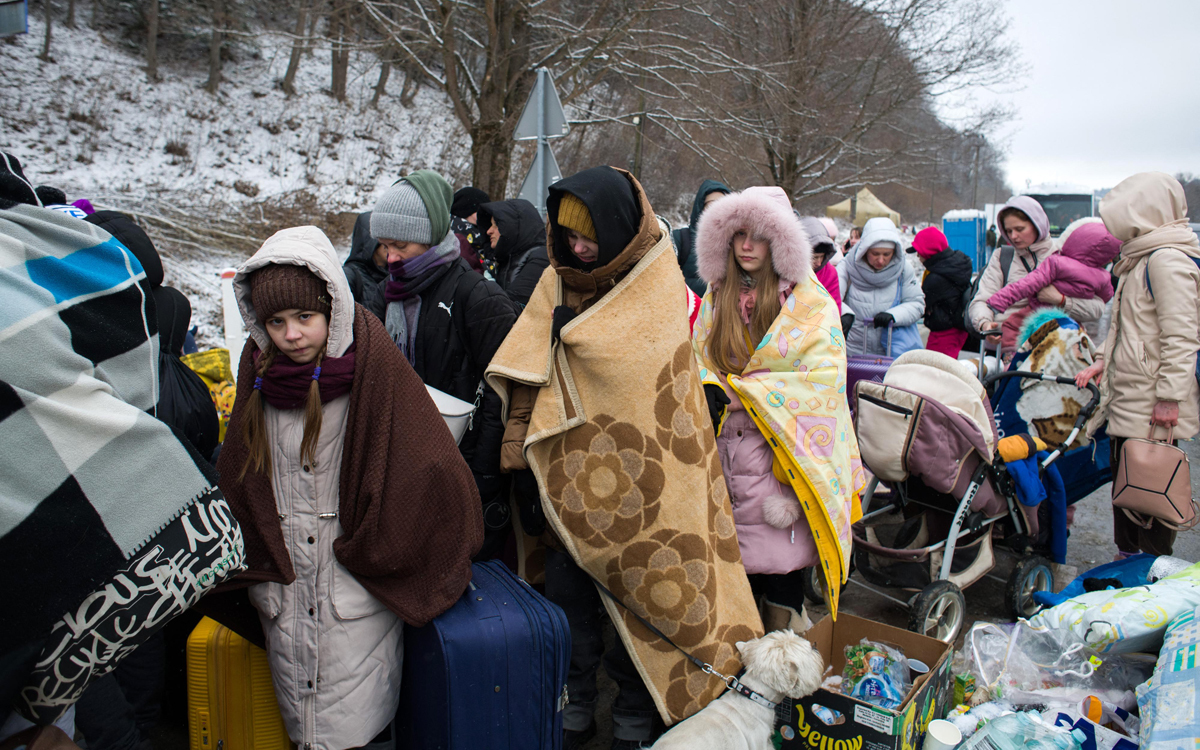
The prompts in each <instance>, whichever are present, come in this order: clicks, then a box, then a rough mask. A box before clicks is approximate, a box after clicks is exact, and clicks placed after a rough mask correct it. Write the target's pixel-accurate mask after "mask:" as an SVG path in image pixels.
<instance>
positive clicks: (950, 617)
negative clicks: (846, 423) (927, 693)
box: [854, 350, 1100, 642]
mask: <svg viewBox="0 0 1200 750" xmlns="http://www.w3.org/2000/svg"><path fill="white" fill-rule="evenodd" d="M1011 377H1019V378H1033V379H1038V380H1056V381H1057V382H1071V383H1072V384H1073V382H1074V381H1070V380H1069V379H1067V378H1052V377H1044V376H1042V375H1041V374H1039V373H1032V372H1004V373H999V374H998V375H997V376H996V377H995V378H994V379H993V380H996V379H1001V378H1011ZM1089 389H1090V390H1091V391H1092V399H1091V402H1090V403H1089V404H1088V405H1087V406H1086V407H1085V408H1084V409H1083V410H1082V413H1081V414H1080V415H1079V417H1078V419H1077V420H1076V422H1075V427H1074V430H1073V431H1072V432H1071V434H1070V436H1069V437H1068V438H1067V439H1066V442H1065V443H1064V445H1070V444H1071V443H1072V441H1074V439H1075V437H1076V436H1077V434H1078V432H1079V431H1080V430H1081V429H1082V428H1083V425H1084V424H1085V423H1086V421H1087V419H1088V417H1090V416H1091V413H1092V411H1093V410H1094V409H1095V408H1096V405H1097V404H1098V403H1099V401H1100V392H1099V390H1098V389H1096V387H1095V386H1089ZM855 396H856V399H857V403H858V409H857V420H856V428H857V430H856V431H857V433H858V440H859V448H860V450H861V452H862V459H863V463H865V464H866V465H867V467H868V468H869V469H870V470H871V472H872V473H873V474H874V478H873V479H872V480H871V482H870V484H869V485H868V487H867V489H866V491H865V492H864V494H863V518H862V520H861V521H860V522H859V523H858V524H856V525H855V527H854V543H855V552H854V562H855V569H856V570H857V571H858V573H859V574H860V575H861V576H862V577H863V578H864V579H865V580H867V581H868V582H870V583H873V584H875V585H878V586H885V587H893V588H900V589H904V590H907V591H910V592H913V596H912V598H911V599H910V600H909V611H910V618H909V629H910V630H913V631H915V632H918V633H923V634H926V635H929V636H931V637H935V638H938V639H940V640H943V641H947V642H952V641H953V640H954V639H955V638H957V637H958V633H959V631H960V629H961V628H962V624H963V621H964V618H965V615H966V600H965V598H964V596H963V593H962V591H963V589H965V588H967V587H968V586H970V585H972V584H974V583H975V582H977V581H978V580H980V579H981V578H983V576H984V575H986V574H987V573H988V572H989V571H991V569H992V568H993V567H994V566H995V562H996V556H995V547H994V542H996V543H999V544H1000V545H1002V546H1003V547H1005V548H1007V549H1008V550H1010V551H1012V552H1014V553H1015V554H1017V555H1019V556H1020V557H1021V558H1022V559H1021V560H1020V561H1019V562H1018V564H1017V566H1016V568H1015V569H1014V571H1013V573H1012V575H1011V576H1010V577H1009V580H1008V586H1007V591H1006V603H1007V605H1008V609H1009V610H1010V613H1011V614H1012V615H1013V617H1014V618H1016V617H1022V616H1030V615H1032V614H1033V613H1034V612H1035V611H1036V610H1037V607H1038V605H1037V604H1036V602H1034V600H1033V592H1034V591H1045V590H1048V589H1049V588H1050V585H1051V582H1052V579H1053V577H1052V575H1051V573H1050V566H1049V562H1048V561H1047V560H1045V559H1044V558H1042V557H1040V556H1037V555H1035V554H1032V552H1033V549H1034V544H1033V541H1032V540H1031V534H1030V528H1031V524H1030V522H1029V520H1028V518H1027V517H1026V515H1025V514H1024V513H1023V512H1022V509H1021V508H1020V507H1019V504H1018V502H1017V499H1016V491H1015V487H1014V485H1013V481H1012V479H1011V478H1010V477H1009V475H1008V473H1007V472H1006V470H1005V467H1004V464H1003V462H1002V461H1001V460H1000V459H999V457H998V455H997V453H996V443H997V441H998V439H999V438H998V434H997V431H996V425H995V422H994V419H993V417H992V409H991V404H990V402H989V400H988V395H987V391H986V390H985V388H984V385H983V384H981V383H980V382H979V381H978V380H977V379H976V377H975V376H974V374H973V373H972V372H971V371H969V370H967V369H965V368H964V367H963V366H962V365H961V364H959V363H958V362H956V361H955V360H953V359H951V358H949V357H947V356H945V355H943V354H939V353H936V352H930V351H925V350H918V351H912V352H908V353H906V354H904V355H902V356H901V357H899V358H897V359H896V361H895V363H894V364H893V365H892V366H891V368H890V369H889V370H888V373H887V375H886V376H885V377H884V379H883V382H882V383H875V382H861V383H859V384H858V387H857V389H856V394H855ZM1059 455H1060V450H1059V449H1055V450H1054V451H1053V452H1051V453H1050V454H1049V455H1048V456H1047V457H1046V458H1045V459H1044V460H1042V461H1041V462H1040V468H1042V469H1045V468H1046V467H1047V466H1049V465H1050V464H1052V463H1053V462H1054V461H1055V460H1057V459H1058V457H1059ZM881 485H884V486H886V487H887V488H888V489H890V490H891V491H890V493H888V494H887V497H886V499H885V497H884V493H882V492H878V491H877V490H878V489H879V488H880V486H881ZM897 524H898V528H896V527H897Z"/></svg>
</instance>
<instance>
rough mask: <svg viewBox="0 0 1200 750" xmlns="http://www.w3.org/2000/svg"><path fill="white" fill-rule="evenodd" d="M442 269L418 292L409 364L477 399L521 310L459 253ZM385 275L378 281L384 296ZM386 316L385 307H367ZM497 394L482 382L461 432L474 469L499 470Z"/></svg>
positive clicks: (445, 387) (444, 387)
mask: <svg viewBox="0 0 1200 750" xmlns="http://www.w3.org/2000/svg"><path fill="white" fill-rule="evenodd" d="M445 268H446V270H445V272H443V273H442V274H441V276H440V277H439V278H438V279H437V280H435V281H434V282H433V283H432V284H431V285H430V286H429V287H428V288H427V289H426V290H425V291H424V292H423V293H422V294H421V313H420V317H419V318H418V319H417V336H416V345H415V347H414V350H413V357H414V359H415V361H414V362H413V369H414V370H416V371H417V375H419V376H420V377H421V381H422V382H424V383H425V384H426V385H431V386H433V387H434V388H437V389H438V390H439V391H444V392H446V393H449V394H450V395H451V396H454V397H455V398H460V399H462V400H463V401H466V402H468V403H475V396H476V390H477V389H478V387H479V384H480V382H481V381H482V380H483V371H484V369H485V368H486V367H487V366H488V363H489V362H491V361H492V356H493V355H495V353H496V350H497V349H499V348H500V344H501V343H503V342H504V338H505V337H506V336H508V332H509V330H510V329H512V326H513V323H515V322H516V320H517V314H518V313H519V312H520V311H519V309H518V308H517V306H516V305H515V304H514V303H513V302H512V300H510V299H509V298H508V295H506V294H505V293H504V290H503V289H501V288H500V286H499V285H498V284H496V283H495V282H494V281H488V280H487V279H485V278H483V276H481V275H479V274H478V273H476V272H475V271H473V270H472V269H471V266H470V265H469V264H468V263H467V262H466V261H465V260H463V259H462V258H455V259H454V260H453V261H451V262H450V263H448V264H446V267H445ZM386 284H387V279H386V277H385V279H384V281H382V282H380V284H379V285H377V289H376V291H377V292H378V298H379V300H380V301H381V302H382V301H383V291H384V285H386ZM368 309H371V312H373V313H375V314H376V315H377V316H379V318H380V320H386V319H387V315H386V312H387V310H386V307H383V306H380V307H377V308H373V309H372V308H368ZM503 437H504V423H503V422H502V421H501V420H500V397H499V396H497V395H496V394H495V392H493V391H492V389H491V388H487V387H485V388H484V392H483V398H482V401H481V403H480V405H479V409H478V410H477V411H476V412H475V417H474V419H473V421H472V425H471V429H470V430H468V431H467V434H465V435H463V439H462V442H461V443H459V446H458V447H459V450H461V451H462V454H463V458H465V459H466V461H467V464H468V465H469V466H470V467H471V471H473V472H475V474H477V475H486V476H498V475H499V474H500V441H501V439H502V438H503Z"/></svg>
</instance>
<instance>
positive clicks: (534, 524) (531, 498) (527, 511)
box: [512, 469, 546, 536]
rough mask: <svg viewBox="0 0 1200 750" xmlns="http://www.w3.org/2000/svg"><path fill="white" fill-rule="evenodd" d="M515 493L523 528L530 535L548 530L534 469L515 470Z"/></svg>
mask: <svg viewBox="0 0 1200 750" xmlns="http://www.w3.org/2000/svg"><path fill="white" fill-rule="evenodd" d="M512 482H513V494H514V495H516V498H517V513H518V514H519V515H520V516H521V528H523V529H524V530H525V533H526V534H528V535H529V536H541V535H542V532H544V531H545V530H546V514H545V513H543V512H542V497H541V494H540V493H539V492H538V484H537V477H535V476H534V475H533V470H532V469H524V470H522V471H517V472H513V475H512Z"/></svg>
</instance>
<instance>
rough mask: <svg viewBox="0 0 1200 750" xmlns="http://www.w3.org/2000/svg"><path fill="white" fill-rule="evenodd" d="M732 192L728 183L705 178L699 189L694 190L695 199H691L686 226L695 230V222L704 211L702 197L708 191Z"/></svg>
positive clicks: (703, 197)
mask: <svg viewBox="0 0 1200 750" xmlns="http://www.w3.org/2000/svg"><path fill="white" fill-rule="evenodd" d="M732 192H733V191H732V190H730V189H729V186H728V185H726V184H725V183H723V182H717V181H716V180H705V181H704V182H702V183H700V189H699V190H697V191H696V199H695V200H693V201H692V218H690V219H689V220H688V226H689V227H691V228H692V231H693V232H695V231H696V223H697V222H698V221H700V214H702V213H704V199H705V198H707V197H708V196H709V194H710V193H724V194H725V195H729V194H730V193H732Z"/></svg>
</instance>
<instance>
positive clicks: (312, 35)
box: [304, 5, 320, 57]
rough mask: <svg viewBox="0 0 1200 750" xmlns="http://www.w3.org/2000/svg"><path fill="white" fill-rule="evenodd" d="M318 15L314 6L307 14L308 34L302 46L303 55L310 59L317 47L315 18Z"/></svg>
mask: <svg viewBox="0 0 1200 750" xmlns="http://www.w3.org/2000/svg"><path fill="white" fill-rule="evenodd" d="M318 15H320V14H318V13H317V11H316V6H315V5H314V6H313V8H312V9H311V10H310V11H309V13H308V34H307V35H305V45H304V52H305V54H307V55H309V56H310V57H311V56H312V53H313V50H314V49H316V46H317V16H318Z"/></svg>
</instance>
